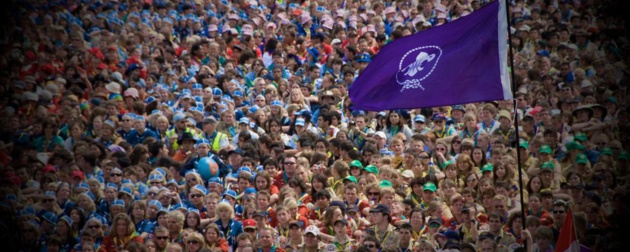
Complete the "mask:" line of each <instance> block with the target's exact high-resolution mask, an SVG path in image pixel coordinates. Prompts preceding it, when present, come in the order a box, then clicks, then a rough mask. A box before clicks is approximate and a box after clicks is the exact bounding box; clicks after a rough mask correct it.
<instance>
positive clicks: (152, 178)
mask: <svg viewBox="0 0 630 252" xmlns="http://www.w3.org/2000/svg"><path fill="white" fill-rule="evenodd" d="M153 180H160V181H162V180H164V176H162V175H160V174H155V173H153V174H151V175H149V181H153Z"/></svg>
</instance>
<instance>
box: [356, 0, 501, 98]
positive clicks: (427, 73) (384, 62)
mask: <svg viewBox="0 0 630 252" xmlns="http://www.w3.org/2000/svg"><path fill="white" fill-rule="evenodd" d="M505 11H506V10H505V1H504V0H498V1H494V2H492V3H490V4H488V5H486V6H484V7H482V8H480V9H479V10H477V11H474V12H473V13H471V14H470V15H468V16H465V17H461V18H459V19H457V20H455V21H452V22H450V23H446V24H444V25H441V26H438V27H435V28H432V29H429V30H426V31H422V32H419V33H416V34H413V35H409V36H407V37H404V38H401V39H398V40H395V41H394V42H392V43H389V44H388V45H386V46H385V47H383V48H382V49H381V50H380V51H379V53H378V54H377V55H376V56H375V57H374V59H373V60H372V62H371V63H370V64H369V65H368V66H367V67H366V68H365V69H364V70H363V71H362V72H361V74H360V75H359V77H358V78H357V79H356V81H355V82H354V83H353V84H352V85H351V86H350V88H349V96H350V99H351V100H352V104H353V107H352V108H353V109H358V110H370V111H380V110H388V109H412V108H424V107H435V106H444V105H452V104H464V103H470V102H478V101H490V100H507V99H512V90H511V87H510V79H509V76H508V65H507V60H508V58H507V42H508V41H507V40H508V34H507V16H506V12H505Z"/></svg>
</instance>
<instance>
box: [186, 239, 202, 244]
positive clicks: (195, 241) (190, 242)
mask: <svg viewBox="0 0 630 252" xmlns="http://www.w3.org/2000/svg"><path fill="white" fill-rule="evenodd" d="M186 243H188V244H198V243H199V241H197V240H190V241H187V242H186Z"/></svg>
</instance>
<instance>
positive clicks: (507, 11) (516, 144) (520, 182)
mask: <svg viewBox="0 0 630 252" xmlns="http://www.w3.org/2000/svg"><path fill="white" fill-rule="evenodd" d="M499 1H505V15H506V16H507V20H506V21H507V22H508V25H507V34H508V51H509V53H510V77H511V78H512V81H511V85H512V94H513V95H512V97H515V96H516V95H514V94H515V93H516V84H515V82H514V79H515V78H514V53H513V52H512V46H511V43H512V31H511V30H510V5H509V4H508V2H507V0H499ZM512 105H513V106H514V128H515V130H516V139H515V140H516V141H515V142H513V143H512V146H514V147H515V148H516V160H517V163H518V185H519V186H518V188H519V193H520V195H521V198H520V200H521V221H522V223H523V225H525V219H526V218H525V197H524V195H523V188H524V186H523V167H522V164H521V151H520V150H519V140H520V136H519V133H520V132H519V129H518V108H517V106H516V99H514V98H512ZM521 235H522V234H521ZM523 245H524V248H525V251H527V241H525V242H524V243H523Z"/></svg>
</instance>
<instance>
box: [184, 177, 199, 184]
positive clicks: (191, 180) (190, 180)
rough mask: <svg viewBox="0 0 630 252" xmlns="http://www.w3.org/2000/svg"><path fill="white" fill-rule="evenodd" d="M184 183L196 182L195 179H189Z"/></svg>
mask: <svg viewBox="0 0 630 252" xmlns="http://www.w3.org/2000/svg"><path fill="white" fill-rule="evenodd" d="M186 182H188V183H190V182H197V179H196V178H191V179H187V180H186Z"/></svg>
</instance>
